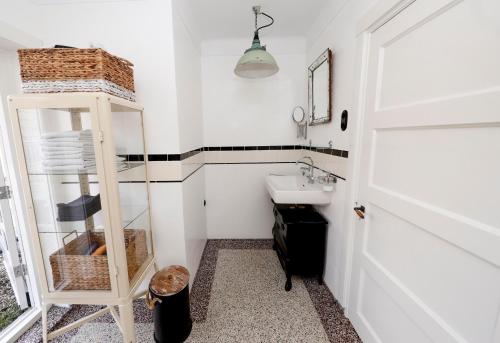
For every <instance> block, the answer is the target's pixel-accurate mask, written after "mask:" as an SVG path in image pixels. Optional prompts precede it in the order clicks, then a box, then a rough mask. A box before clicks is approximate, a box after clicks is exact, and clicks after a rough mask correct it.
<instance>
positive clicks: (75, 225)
mask: <svg viewBox="0 0 500 343" xmlns="http://www.w3.org/2000/svg"><path fill="white" fill-rule="evenodd" d="M48 102H50V101H48ZM28 103H29V102H28ZM50 103H51V104H56V103H57V104H59V103H61V101H60V100H59V101H54V102H50ZM37 106H38V105H37ZM95 111H96V110H95V109H91V108H90V106H89V107H82V106H75V107H70V108H62V107H59V106H53V107H52V106H47V107H43V108H42V107H35V106H33V108H30V106H29V104H28V105H27V103H23V107H22V109H18V110H17V112H16V114H17V116H16V118H14V120H13V121H14V124H13V125H14V129H15V131H17V132H15V136H16V141H17V142H16V143H17V144H16V145H17V151H18V154H22V155H23V156H21V158H20V160H21V171H22V172H23V173H25V175H24V179H25V180H24V189H25V191H26V194H25V195H26V198H27V203H28V212H29V217H30V218H29V219H30V222H31V223H30V225H31V226H32V234H33V235H32V237H33V239H35V240H37V241H38V242H39V247H40V249H39V251H38V254H39V256H37V260H38V269H39V270H43V271H44V277H45V281H46V282H45V284H46V285H43V286H46V291H48V292H56V291H57V292H58V291H105V292H108V291H111V289H112V283H113V281H112V280H111V278H110V265H111V261H110V259H109V258H108V255H107V252H106V248H109V246H107V243H111V242H110V239H109V237H110V236H109V228H106V226H107V224H106V222H107V221H106V218H105V216H104V215H103V212H104V211H102V210H101V209H102V207H101V194H100V193H101V190H103V189H104V186H103V182H104V179H103V178H102V177H101V176H99V175H98V172H97V170H98V166H97V164H98V163H101V162H99V161H97V158H96V151H97V150H98V149H100V139H99V131H98V130H96V125H97V124H96V112H95ZM108 241H109V242H108ZM111 259H112V258H111Z"/></svg>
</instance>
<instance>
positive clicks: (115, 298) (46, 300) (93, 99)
mask: <svg viewBox="0 0 500 343" xmlns="http://www.w3.org/2000/svg"><path fill="white" fill-rule="evenodd" d="M8 102H9V111H10V119H11V125H12V131H13V137H14V145H15V152H16V156H17V162H18V166H19V170H20V176H21V186H22V191H23V193H24V199H25V207H26V213H27V222H28V224H29V235H30V238H31V240H32V242H33V247H34V251H33V254H34V260H35V264H36V269H37V270H38V271H39V273H38V277H39V281H40V288H41V293H42V321H43V340H44V342H47V341H48V340H50V339H53V338H55V337H57V336H59V335H61V334H64V333H65V332H67V331H69V330H71V329H73V328H75V327H78V326H80V325H82V324H84V323H86V322H88V321H90V320H92V319H94V318H96V317H97V316H100V315H103V314H105V313H107V312H111V314H112V316H113V317H114V318H115V320H116V321H117V323H118V326H119V327H120V330H121V331H122V334H123V341H124V342H126V343H129V342H135V334H134V325H133V322H134V319H133V308H132V301H133V300H134V299H135V298H137V297H140V296H142V295H143V293H139V294H136V292H137V289H138V287H139V286H140V285H141V283H142V281H143V280H144V278H145V277H146V275H147V274H148V273H150V272H151V271H152V270H153V269H155V270H156V269H157V266H156V263H155V257H154V256H155V246H154V242H153V240H152V239H151V237H152V235H153V234H152V232H153V229H152V228H151V225H150V233H149V234H148V239H149V240H150V243H151V249H152V251H151V254H150V255H149V256H148V258H147V260H146V261H145V262H144V263H143V264H142V266H141V268H140V269H139V270H138V271H137V273H136V274H135V276H134V278H133V279H132V280H130V282H129V280H128V273H127V257H126V252H125V240H124V235H123V229H122V225H121V224H122V220H121V218H122V213H121V208H120V206H119V204H120V196H119V189H118V173H117V171H116V167H115V165H114V158H110V157H111V156H112V157H114V156H115V155H116V151H115V146H114V144H113V138H112V134H111V133H112V121H111V115H112V106H115V107H116V106H117V107H119V108H120V112H139V113H140V115H141V125H142V122H143V107H142V106H141V105H140V104H137V103H134V102H130V101H127V100H123V99H121V98H118V97H115V96H111V95H109V94H106V93H62V94H29V95H20V96H10V97H9V98H8ZM45 108H52V109H57V108H61V109H67V108H85V109H88V112H89V113H90V116H91V122H92V124H91V125H92V132H93V143H94V150H95V157H96V168H97V175H98V176H99V184H100V187H101V191H100V195H101V205H102V213H103V220H104V234H105V239H106V247H107V256H108V267H109V274H110V284H111V290H110V291H51V290H50V289H49V280H48V279H47V275H46V273H45V272H42V271H45V266H44V259H43V254H42V247H41V244H40V242H39V235H38V227H37V222H36V218H35V211H34V206H33V198H32V194H31V187H30V183H29V177H28V170H27V164H26V159H25V154H24V149H23V142H22V137H21V128H20V124H19V113H18V110H22V109H45ZM141 130H142V132H143V135H142V137H143V146H144V168H145V175H146V180H145V181H146V187H147V192H148V203H149V202H150V192H149V177H148V168H147V163H148V162H147V151H146V143H145V141H144V140H145V136H144V130H143V127H141ZM149 208H150V206H149ZM148 213H149V216H150V212H149V211H148ZM149 222H150V223H151V218H149ZM52 304H96V305H97V304H99V305H107V307H106V308H104V309H103V310H101V311H98V312H97V313H95V314H92V315H90V316H88V317H86V318H82V319H81V320H78V321H77V322H75V323H72V324H70V325H68V326H67V327H65V328H62V329H59V330H56V331H54V332H51V333H48V332H47V310H48V308H49V307H50V305H52ZM115 306H118V308H119V312H120V313H119V315H118V313H117V311H116V309H115Z"/></svg>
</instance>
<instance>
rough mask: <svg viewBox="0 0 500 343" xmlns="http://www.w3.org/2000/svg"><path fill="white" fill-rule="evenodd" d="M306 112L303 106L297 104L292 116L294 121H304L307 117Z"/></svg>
mask: <svg viewBox="0 0 500 343" xmlns="http://www.w3.org/2000/svg"><path fill="white" fill-rule="evenodd" d="M305 116H306V112H305V111H304V109H303V108H302V106H295V107H294V108H293V110H292V118H293V121H294V122H296V123H297V124H299V123H302V121H303V120H304V119H305Z"/></svg>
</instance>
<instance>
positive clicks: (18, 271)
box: [14, 264, 28, 277]
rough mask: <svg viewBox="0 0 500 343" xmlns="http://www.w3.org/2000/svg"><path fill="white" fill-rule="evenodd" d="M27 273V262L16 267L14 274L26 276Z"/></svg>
mask: <svg viewBox="0 0 500 343" xmlns="http://www.w3.org/2000/svg"><path fill="white" fill-rule="evenodd" d="M26 274H28V269H27V268H26V265H25V264H20V265H18V266H15V267H14V275H15V276H16V277H21V276H25V275H26Z"/></svg>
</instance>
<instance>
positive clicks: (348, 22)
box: [307, 0, 377, 150]
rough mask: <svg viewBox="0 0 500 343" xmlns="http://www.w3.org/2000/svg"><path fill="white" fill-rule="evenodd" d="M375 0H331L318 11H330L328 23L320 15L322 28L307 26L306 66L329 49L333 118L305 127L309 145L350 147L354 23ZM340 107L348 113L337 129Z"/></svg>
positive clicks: (354, 41) (353, 83)
mask: <svg viewBox="0 0 500 343" xmlns="http://www.w3.org/2000/svg"><path fill="white" fill-rule="evenodd" d="M376 1H377V0H357V1H346V0H337V1H331V2H329V3H328V4H327V6H326V8H325V10H324V11H322V16H324V13H331V17H330V22H328V21H327V20H326V19H325V18H320V19H321V20H322V21H323V22H325V23H327V22H328V24H327V26H326V27H324V28H323V29H321V28H319V27H316V26H313V27H312V28H311V32H310V33H309V36H308V41H307V65H310V64H311V63H312V62H313V61H314V60H315V59H316V58H317V57H318V56H319V55H320V54H321V53H322V52H323V51H325V50H326V49H327V48H330V49H331V50H332V52H333V87H332V89H333V96H332V105H333V106H332V115H333V120H332V122H330V123H328V124H325V125H318V126H311V127H310V128H309V138H310V139H311V140H312V145H313V146H321V147H327V146H328V141H329V140H332V141H333V147H334V148H335V149H339V150H350V137H351V128H352V127H353V125H352V123H353V122H354V121H355V116H356V114H355V113H352V111H351V110H352V107H353V106H352V105H353V101H354V99H353V96H354V95H353V91H354V87H355V77H354V68H355V62H356V36H355V34H356V31H355V30H356V24H357V21H358V19H359V18H361V16H362V15H363V14H364V13H366V11H367V10H368V9H369V8H370V7H371V6H372V5H373V4H375V3H376ZM343 110H347V111H348V112H349V123H348V125H347V130H346V131H342V130H341V129H340V118H341V113H342V111H343Z"/></svg>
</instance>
